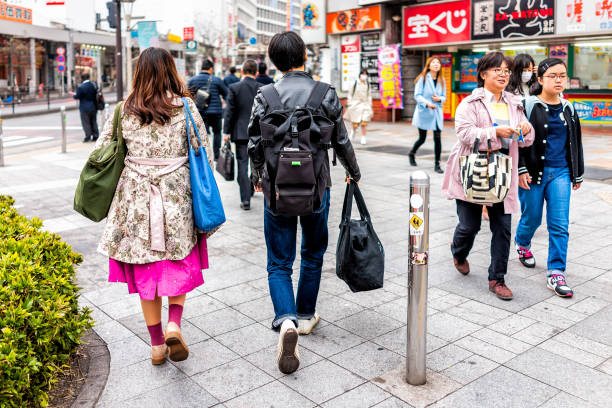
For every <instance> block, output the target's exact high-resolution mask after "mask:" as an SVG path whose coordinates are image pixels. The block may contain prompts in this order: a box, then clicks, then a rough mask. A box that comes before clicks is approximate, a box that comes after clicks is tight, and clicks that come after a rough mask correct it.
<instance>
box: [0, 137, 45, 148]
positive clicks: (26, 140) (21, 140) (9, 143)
mask: <svg viewBox="0 0 612 408" xmlns="http://www.w3.org/2000/svg"><path fill="white" fill-rule="evenodd" d="M48 140H53V137H51V136H37V137H27V136H21V135H14V136H4V137H3V138H2V142H3V145H4V147H15V146H23V145H28V144H33V143H40V142H46V141H48Z"/></svg>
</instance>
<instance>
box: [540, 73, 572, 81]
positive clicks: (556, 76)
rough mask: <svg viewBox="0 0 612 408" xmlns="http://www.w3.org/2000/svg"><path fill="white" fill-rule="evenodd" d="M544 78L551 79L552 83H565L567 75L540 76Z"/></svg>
mask: <svg viewBox="0 0 612 408" xmlns="http://www.w3.org/2000/svg"><path fill="white" fill-rule="evenodd" d="M542 76H543V77H544V78H548V79H552V80H553V81H556V80H561V81H565V80H566V79H567V75H566V74H559V75H555V74H552V75H542Z"/></svg>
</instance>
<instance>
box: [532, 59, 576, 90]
mask: <svg viewBox="0 0 612 408" xmlns="http://www.w3.org/2000/svg"><path fill="white" fill-rule="evenodd" d="M559 64H563V66H564V67H565V69H566V70H567V65H566V64H565V62H563V60H560V59H559V58H546V59H545V60H544V61H542V62H540V64H538V78H542V77H543V76H544V74H545V73H546V71H548V68H550V67H554V66H555V65H559ZM529 93H530V94H531V95H539V94H541V93H542V85H540V83H539V82H538V81H536V82H534V83H533V85H531V87H530V88H529Z"/></svg>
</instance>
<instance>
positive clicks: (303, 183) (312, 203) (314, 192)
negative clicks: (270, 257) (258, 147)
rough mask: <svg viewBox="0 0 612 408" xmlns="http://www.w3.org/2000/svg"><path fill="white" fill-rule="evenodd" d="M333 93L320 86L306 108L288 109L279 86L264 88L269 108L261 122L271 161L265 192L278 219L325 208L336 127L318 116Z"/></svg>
mask: <svg viewBox="0 0 612 408" xmlns="http://www.w3.org/2000/svg"><path fill="white" fill-rule="evenodd" d="M328 89H329V85H328V84H326V83H323V82H315V86H314V87H313V89H312V91H311V93H310V96H309V97H308V101H307V102H306V106H295V107H292V108H285V106H284V105H283V103H282V102H281V99H280V96H279V94H278V91H277V90H276V88H275V87H274V84H270V85H266V86H263V87H262V88H261V93H262V95H263V97H264V98H265V99H266V102H267V103H268V105H269V111H268V112H269V113H268V114H266V115H265V116H264V117H263V118H262V119H261V120H260V122H259V125H260V128H261V136H262V144H263V147H264V156H265V159H266V163H265V167H264V172H263V175H262V188H263V192H264V196H265V198H266V201H267V203H268V206H269V207H270V208H271V209H272V211H274V212H276V213H278V214H281V215H289V216H298V215H300V216H301V215H309V214H312V212H313V211H315V210H317V209H318V208H319V207H320V206H321V202H322V200H323V194H324V193H325V189H326V188H327V177H328V175H327V171H326V169H327V167H328V163H326V161H327V160H328V159H327V149H329V148H330V147H331V136H332V132H333V129H334V122H332V121H331V120H330V119H328V118H327V117H325V116H322V115H317V114H316V113H315V112H316V111H317V109H318V108H319V107H320V106H321V103H322V102H323V98H324V97H325V94H326V93H327V90H328Z"/></svg>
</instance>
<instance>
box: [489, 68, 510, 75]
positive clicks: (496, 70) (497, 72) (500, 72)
mask: <svg viewBox="0 0 612 408" xmlns="http://www.w3.org/2000/svg"><path fill="white" fill-rule="evenodd" d="M489 71H491V72H494V73H495V75H498V76H500V75H507V76H510V75H512V72H511V71H510V70H509V69H502V68H493V69H490V70H489Z"/></svg>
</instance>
